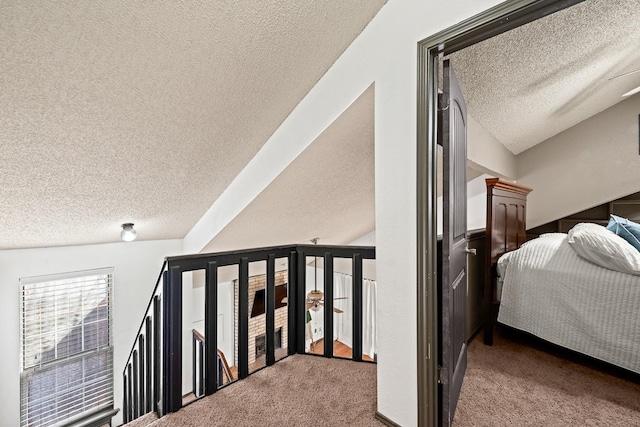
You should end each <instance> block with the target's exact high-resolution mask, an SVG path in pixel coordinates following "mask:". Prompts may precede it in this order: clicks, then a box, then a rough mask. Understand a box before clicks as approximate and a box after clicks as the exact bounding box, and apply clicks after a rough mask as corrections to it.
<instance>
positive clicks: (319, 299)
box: [307, 237, 349, 314]
mask: <svg viewBox="0 0 640 427" xmlns="http://www.w3.org/2000/svg"><path fill="white" fill-rule="evenodd" d="M318 240H320V238H319V237H314V238H313V239H311V242H312V243H313V244H314V245H317V244H318ZM313 270H314V276H313V290H312V291H311V292H309V293H308V294H307V310H311V311H319V310H320V307H324V292H322V291H319V290H318V257H314V260H313ZM348 298H349V297H337V298H334V300H339V299H348ZM333 311H334V313H338V314H340V313H343V311H342V310H340V309H339V308H336V307H333Z"/></svg>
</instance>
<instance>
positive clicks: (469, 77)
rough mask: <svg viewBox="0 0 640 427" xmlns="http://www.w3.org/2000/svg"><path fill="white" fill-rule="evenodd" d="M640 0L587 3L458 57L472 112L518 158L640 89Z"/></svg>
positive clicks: (455, 62) (455, 56) (455, 58)
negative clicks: (634, 71)
mask: <svg viewBox="0 0 640 427" xmlns="http://www.w3.org/2000/svg"><path fill="white" fill-rule="evenodd" d="M639 23H640V0H587V1H585V2H583V3H580V4H578V5H576V6H573V7H571V8H569V9H564V10H562V11H560V12H557V13H555V14H553V15H550V16H548V17H546V18H543V19H540V20H537V21H534V22H531V23H529V24H527V25H525V26H523V27H519V28H516V29H514V30H512V31H509V32H507V33H504V34H501V35H499V36H496V37H494V38H492V39H489V40H486V41H484V42H481V43H479V44H477V45H474V46H471V47H469V48H467V49H464V50H462V51H460V52H457V53H454V54H453V55H451V58H452V63H453V66H454V68H455V70H456V74H457V75H458V77H459V80H460V85H461V87H462V90H463V92H464V94H465V99H466V101H467V106H468V111H469V114H470V115H471V116H473V118H474V119H476V120H477V121H478V122H479V123H481V124H482V125H483V126H484V127H485V129H487V130H488V131H489V132H491V133H492V134H493V135H494V136H495V137H496V138H497V139H498V140H499V141H500V142H502V143H503V144H504V145H505V146H506V147H507V148H508V149H509V150H511V151H512V152H513V153H514V154H518V153H520V152H522V151H524V150H526V149H528V148H530V147H532V146H534V145H536V144H538V143H540V142H542V141H544V140H546V139H548V138H550V137H551V136H553V135H556V134H557V133H560V132H562V131H564V130H565V129H568V128H570V127H572V126H574V125H576V124H577V123H579V122H581V121H583V120H585V119H587V118H589V117H590V116H592V115H594V114H597V113H599V112H601V111H603V110H605V109H607V108H609V107H611V106H613V105H614V104H617V103H618V102H620V101H622V100H623V98H621V95H622V94H623V93H625V92H627V91H629V90H631V89H634V88H635V87H637V86H640V73H635V74H631V75H628V76H625V77H620V78H618V79H614V80H611V81H610V80H609V79H610V78H612V77H615V76H618V75H620V74H623V73H625V72H628V71H632V70H637V69H640V24H639Z"/></svg>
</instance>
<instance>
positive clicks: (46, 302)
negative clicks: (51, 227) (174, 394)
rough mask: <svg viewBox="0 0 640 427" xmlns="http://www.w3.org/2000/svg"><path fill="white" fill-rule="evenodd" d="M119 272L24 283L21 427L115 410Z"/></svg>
mask: <svg viewBox="0 0 640 427" xmlns="http://www.w3.org/2000/svg"><path fill="white" fill-rule="evenodd" d="M112 276H113V269H111V268H110V269H102V270H92V271H83V272H78V273H70V274H65V275H56V276H46V277H35V278H27V279H21V280H20V288H21V301H20V303H21V310H20V312H21V337H20V338H21V351H22V354H21V365H22V370H21V373H20V425H21V427H22V426H34V427H36V426H37V427H41V426H42V427H43V426H58V425H61V424H63V423H67V422H69V421H71V420H74V419H78V418H82V417H83V416H86V415H88V414H90V413H93V412H97V411H100V410H102V409H105V408H110V407H113V348H112V346H111V294H112Z"/></svg>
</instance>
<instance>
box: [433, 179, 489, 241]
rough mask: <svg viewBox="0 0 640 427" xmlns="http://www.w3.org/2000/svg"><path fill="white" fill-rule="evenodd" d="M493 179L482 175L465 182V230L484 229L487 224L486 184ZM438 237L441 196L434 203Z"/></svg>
mask: <svg viewBox="0 0 640 427" xmlns="http://www.w3.org/2000/svg"><path fill="white" fill-rule="evenodd" d="M487 178H493V176H491V175H487V174H483V175H480V176H479V177H477V178H474V179H472V180H471V181H468V182H467V230H476V229H478V228H485V227H486V224H487V183H486V181H485V179H487ZM436 209H437V211H438V215H437V218H436V221H437V222H438V224H437V229H438V235H441V234H442V196H441V197H438V199H437V201H436Z"/></svg>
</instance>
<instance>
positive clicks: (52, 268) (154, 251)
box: [0, 240, 182, 426]
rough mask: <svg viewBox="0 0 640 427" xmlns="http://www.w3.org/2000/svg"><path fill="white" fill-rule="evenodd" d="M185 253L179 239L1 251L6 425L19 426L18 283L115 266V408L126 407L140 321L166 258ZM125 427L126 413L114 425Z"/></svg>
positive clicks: (1, 400) (0, 408)
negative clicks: (125, 380) (125, 385)
mask: <svg viewBox="0 0 640 427" xmlns="http://www.w3.org/2000/svg"><path fill="white" fill-rule="evenodd" d="M180 254H182V241H181V240H164V241H148V242H131V243H112V244H104V245H86V246H67V247H56V248H41V249H22V250H8V251H0V325H2V332H3V336H2V351H0V384H1V385H2V387H0V412H1V413H2V417H3V418H2V421H0V424H1V425H3V426H17V425H20V358H19V353H20V342H19V328H20V311H19V298H20V293H19V279H20V278H23V277H30V276H42V275H49V274H56V273H64V272H72V271H81V270H91V269H96V268H101V267H114V273H113V274H114V279H113V280H114V290H113V345H114V366H113V367H114V385H115V396H114V399H115V407H117V408H121V407H122V370H123V369H124V365H125V363H126V360H127V357H128V356H129V351H130V350H131V346H132V345H133V342H134V339H135V336H136V332H137V331H138V327H139V326H140V324H141V322H142V316H143V314H144V313H143V311H144V310H145V308H146V306H147V302H148V301H149V298H150V297H151V292H152V290H153V287H154V285H155V283H156V280H157V278H158V275H159V274H160V269H161V268H162V262H163V260H164V257H166V256H169V255H180ZM121 422H122V412H120V413H119V414H118V415H117V416H116V418H114V425H118V424H120V423H121Z"/></svg>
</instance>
